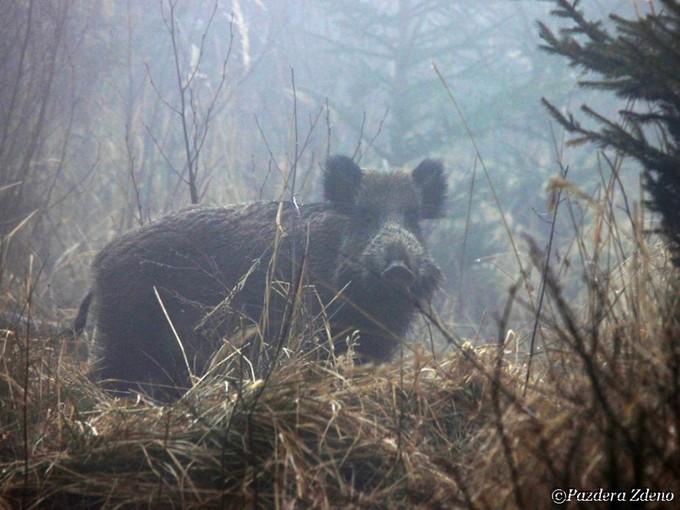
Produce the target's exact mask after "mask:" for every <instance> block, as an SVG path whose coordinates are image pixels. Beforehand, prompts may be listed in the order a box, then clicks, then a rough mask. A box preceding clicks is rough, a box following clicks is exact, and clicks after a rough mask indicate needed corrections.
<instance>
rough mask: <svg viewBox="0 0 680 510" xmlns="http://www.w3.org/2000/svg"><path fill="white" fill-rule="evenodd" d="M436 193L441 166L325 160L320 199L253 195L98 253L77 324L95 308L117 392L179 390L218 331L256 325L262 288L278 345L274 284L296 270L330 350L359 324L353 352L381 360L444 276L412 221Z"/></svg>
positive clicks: (439, 196)
mask: <svg viewBox="0 0 680 510" xmlns="http://www.w3.org/2000/svg"><path fill="white" fill-rule="evenodd" d="M445 194H446V179H445V177H444V174H443V167H442V164H441V163H440V162H438V161H434V160H429V159H426V160H424V161H423V162H422V163H420V164H419V165H418V166H417V167H416V168H415V169H414V170H413V171H412V172H411V173H410V174H409V173H405V172H395V173H380V172H374V171H362V170H361V169H360V168H359V167H358V166H357V165H356V164H355V163H354V162H353V161H352V160H351V159H349V158H347V157H344V156H334V157H332V158H330V159H329V160H328V162H327V165H326V171H325V174H324V198H325V202H324V203H316V204H308V205H302V206H299V207H298V206H297V205H295V204H292V203H286V202H284V203H280V202H269V203H263V202H257V203H250V204H241V205H232V206H227V207H216V208H189V209H185V210H181V211H178V212H175V213H173V214H169V215H167V216H165V217H163V218H161V219H159V220H158V221H155V222H153V223H150V224H148V225H146V226H143V227H141V228H139V229H137V230H135V231H132V232H129V233H127V234H125V235H123V236H121V237H119V238H118V239H116V240H114V241H112V242H111V243H110V244H109V245H108V246H106V247H105V248H104V249H103V250H102V251H101V252H100V253H99V254H98V255H97V257H96V259H95V261H94V264H93V284H92V287H91V289H90V292H89V293H88V295H87V296H86V297H85V299H84V300H83V302H82V304H81V307H80V310H79V314H78V317H77V319H76V323H75V330H76V331H77V332H80V331H81V330H82V329H83V328H84V327H85V323H86V319H87V314H88V308H89V307H90V304H92V310H93V315H94V316H95V319H96V320H95V321H94V322H95V323H96V327H97V328H96V331H97V338H98V343H99V345H100V349H99V357H100V358H101V359H100V361H99V376H100V377H101V378H102V379H104V380H108V381H109V382H108V384H109V387H110V388H112V389H115V390H118V391H126V390H129V389H132V388H137V389H140V388H141V389H143V390H144V391H147V392H150V393H152V394H153V393H156V394H162V392H159V391H154V388H160V387H164V386H165V387H173V388H174V387H181V386H184V385H186V383H187V377H188V373H187V368H186V361H185V356H186V360H187V361H188V362H189V363H190V365H191V368H192V370H195V371H196V373H199V374H200V373H202V372H203V371H204V370H205V369H206V364H207V362H208V360H209V359H210V357H211V355H212V354H213V353H214V351H215V350H216V349H217V348H218V347H219V345H220V342H221V339H222V338H227V339H229V338H230V336H231V337H233V336H236V335H238V331H239V330H243V328H245V327H247V326H249V325H253V324H258V322H259V321H260V316H261V314H262V311H263V309H264V307H263V303H264V300H265V289H266V287H267V283H266V282H270V287H269V288H270V289H272V290H271V292H270V293H269V296H270V298H269V299H268V304H267V307H266V309H267V310H268V313H269V324H270V325H271V326H272V329H271V330H269V331H267V332H266V334H264V335H263V336H264V337H265V338H266V339H267V340H268V341H270V342H271V343H274V342H276V341H277V338H276V335H277V334H278V333H277V332H278V329H275V327H276V325H277V324H279V325H280V323H282V322H283V316H284V309H285V308H286V303H287V301H286V299H284V297H281V295H282V294H283V295H285V292H281V291H280V288H281V286H280V282H291V281H294V280H295V279H296V278H298V277H301V278H302V282H303V283H304V286H305V287H306V288H310V287H311V288H313V289H314V295H315V299H311V300H309V302H308V305H309V306H310V307H311V309H312V315H315V314H319V312H320V311H321V310H323V311H324V314H325V316H326V317H327V318H328V321H329V323H330V325H331V334H332V338H333V339H334V343H335V351H336V352H342V350H343V349H346V346H347V342H346V337H347V335H349V334H351V333H352V332H353V331H355V330H359V335H360V336H359V341H358V344H357V346H356V348H355V354H356V356H357V359H358V360H359V361H367V360H371V361H385V360H388V359H389V358H390V357H391V356H392V354H393V353H394V351H395V350H396V348H397V347H398V345H399V337H401V335H403V334H404V333H405V332H406V330H407V328H408V326H409V324H410V323H411V321H412V319H413V317H414V314H415V313H416V310H417V307H416V303H417V302H419V301H422V300H428V299H429V298H430V297H431V296H432V294H433V292H434V290H435V289H436V287H437V285H438V283H439V280H440V278H441V277H440V271H439V269H438V268H437V267H436V265H435V264H434V263H433V262H432V260H431V259H430V257H429V256H428V254H427V252H426V249H425V247H424V245H423V240H422V236H421V232H420V227H419V222H420V220H422V219H429V218H437V217H440V216H442V214H443V207H444V201H445ZM279 213H280V215H279ZM277 216H278V217H279V225H280V226H281V227H282V229H283V230H282V232H283V234H282V235H281V237H280V240H281V243H280V244H279V246H280V248H279V251H278V258H277V259H276V261H277V262H276V266H275V267H276V270H275V274H271V272H270V273H269V276H268V271H271V266H270V260H271V259H272V254H273V250H274V239H275V238H276V229H277ZM245 275H247V276H245ZM296 275H298V276H296ZM271 282H278V284H279V288H277V289H274V288H273V287H274V283H271ZM156 292H157V293H158V296H156ZM338 294H339V297H338ZM160 303H162V304H163V307H161V305H160ZM225 303H227V305H226V309H227V310H228V313H227V314H224V313H212V314H211V316H212V315H214V316H215V317H218V318H219V320H214V321H211V322H210V324H211V327H212V331H213V333H216V334H212V335H211V334H208V333H206V331H207V328H206V327H205V325H206V320H205V317H206V314H208V313H209V312H211V311H212V312H215V311H216V310H217V311H219V310H220V309H221V308H224V307H225ZM314 303H316V305H314ZM331 303H332V304H331ZM321 304H323V305H324V306H323V307H322V305H321ZM328 304H330V305H329V306H328V307H326V306H325V305H328ZM218 305H219V306H218ZM163 308H164V309H165V311H164V310H163ZM166 313H167V316H168V317H169V319H170V323H172V325H173V326H174V329H175V331H176V333H177V337H179V339H180V340H181V345H182V346H183V348H184V351H185V353H184V354H182V351H181V349H180V347H179V346H180V342H178V340H177V338H176V337H175V334H174V333H173V332H172V329H171V327H170V324H169V321H168V320H167V318H166V316H165V314H166ZM263 324H264V323H263ZM267 335H271V337H270V338H267ZM320 337H323V335H320ZM322 341H323V340H320V342H322ZM252 352H255V351H252ZM252 361H253V363H254V365H256V366H257V363H258V361H257V360H252Z"/></svg>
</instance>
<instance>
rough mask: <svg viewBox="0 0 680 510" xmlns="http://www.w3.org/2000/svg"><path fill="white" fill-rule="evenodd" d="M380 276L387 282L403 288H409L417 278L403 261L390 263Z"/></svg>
mask: <svg viewBox="0 0 680 510" xmlns="http://www.w3.org/2000/svg"><path fill="white" fill-rule="evenodd" d="M380 276H381V277H382V279H383V280H385V281H386V282H389V283H390V284H393V285H397V286H399V287H402V288H409V287H410V286H411V284H412V283H413V282H414V280H415V278H416V275H415V274H413V271H411V268H410V267H408V265H407V264H406V262H404V261H402V260H394V261H392V262H390V263H389V264H388V266H387V267H386V268H385V269H384V270H383V272H382V274H381V275H380Z"/></svg>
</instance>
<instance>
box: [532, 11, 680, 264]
mask: <svg viewBox="0 0 680 510" xmlns="http://www.w3.org/2000/svg"><path fill="white" fill-rule="evenodd" d="M660 3H661V4H662V6H663V9H662V10H661V11H659V12H655V11H652V12H651V13H649V14H647V15H646V16H644V17H638V19H635V20H627V19H623V18H621V17H619V16H616V15H611V16H610V19H611V22H612V24H613V34H612V31H610V30H607V29H606V28H604V27H603V24H602V23H601V22H590V21H588V20H586V19H585V17H584V16H583V13H582V12H581V11H579V10H578V9H577V6H578V2H573V3H570V2H568V1H567V0H558V1H557V4H558V6H557V8H556V9H555V11H553V14H554V15H556V16H559V17H562V18H566V19H568V20H570V22H571V24H572V25H571V26H570V27H569V28H566V29H562V30H561V31H560V35H559V37H558V36H556V35H555V34H554V33H553V32H552V31H551V30H550V29H548V27H547V26H546V25H544V24H543V23H539V27H540V35H541V37H542V38H543V40H544V41H545V43H546V44H545V45H544V46H542V47H543V48H544V49H545V50H546V51H548V52H551V53H555V54H557V55H561V56H563V57H566V58H567V59H568V60H569V62H570V65H571V66H573V67H578V68H581V69H583V70H585V71H590V72H594V73H597V74H598V75H599V79H590V80H582V81H580V84H581V85H582V86H583V87H590V88H596V89H601V90H605V91H610V92H613V93H614V94H616V95H617V96H619V97H621V98H623V99H626V100H627V101H628V107H627V108H626V109H624V110H622V111H620V112H619V114H620V118H619V119H618V120H612V119H609V118H607V117H606V116H605V115H602V114H600V113H598V112H597V111H595V110H593V109H592V108H590V107H588V106H586V105H583V106H582V107H581V108H582V111H583V112H584V113H585V114H586V115H587V116H588V117H589V118H591V119H594V121H595V123H596V126H597V127H596V128H595V129H591V128H589V127H586V126H584V125H583V124H581V123H580V122H579V121H578V120H576V119H575V118H574V117H573V116H572V115H564V114H562V113H561V112H560V111H559V110H558V108H557V107H555V106H554V105H553V104H551V103H550V102H548V101H547V100H545V99H544V100H543V102H544V104H545V105H546V106H547V108H548V110H549V111H550V113H551V115H552V116H553V117H554V118H555V119H556V120H557V121H558V122H559V123H560V124H561V125H562V126H563V127H564V128H565V129H567V130H568V131H569V132H571V133H575V134H577V135H579V136H580V137H582V138H581V140H586V141H590V142H593V143H595V144H597V145H599V146H600V147H603V148H606V147H611V148H614V149H616V150H618V151H621V152H622V153H623V154H625V155H628V156H632V157H633V158H635V159H636V160H637V161H639V162H640V163H641V164H642V166H643V167H644V180H645V186H646V189H647V191H648V192H649V194H650V200H649V201H648V206H649V207H650V209H651V210H652V211H654V212H657V213H659V214H660V215H661V226H660V231H661V232H662V233H663V234H665V235H666V237H667V239H668V242H669V245H670V248H671V251H672V252H673V257H674V261H675V264H676V265H680V73H678V69H680V6H679V5H678V4H677V3H676V2H674V1H672V0H661V2H660Z"/></svg>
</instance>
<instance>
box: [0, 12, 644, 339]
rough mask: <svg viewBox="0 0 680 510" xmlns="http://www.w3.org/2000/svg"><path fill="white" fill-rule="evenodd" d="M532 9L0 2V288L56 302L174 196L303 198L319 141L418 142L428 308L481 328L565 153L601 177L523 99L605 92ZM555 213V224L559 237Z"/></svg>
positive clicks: (72, 298) (534, 230) (336, 147)
mask: <svg viewBox="0 0 680 510" xmlns="http://www.w3.org/2000/svg"><path fill="white" fill-rule="evenodd" d="M583 4H587V5H583V6H582V8H584V9H586V12H587V13H588V14H589V15H591V16H593V17H595V18H597V19H603V20H605V22H606V18H607V16H608V15H609V14H610V13H618V14H619V15H622V16H626V17H632V16H635V14H636V11H635V8H636V5H635V3H634V2H633V1H632V0H610V1H604V0H602V1H590V0H589V1H588V2H583ZM645 5H646V4H645ZM552 7H553V4H552V2H545V1H528V0H527V1H501V0H479V1H475V2H471V1H462V0H398V1H390V2H388V1H386V0H378V1H370V2H367V1H361V2H358V1H349V0H336V1H330V0H316V1H311V0H297V1H293V0H233V1H215V0H193V1H191V2H189V1H186V0H185V1H180V0H177V1H174V2H169V1H167V0H161V1H152V0H142V1H132V0H128V1H123V0H101V1H97V2H90V1H85V0H47V1H41V2H35V1H19V0H9V1H4V2H2V6H0V25H2V31H1V33H2V36H1V39H2V40H1V44H0V80H1V82H2V83H1V87H0V115H1V116H2V123H1V129H2V133H0V234H1V235H2V246H1V248H2V252H1V257H2V258H1V259H0V263H1V264H2V267H1V268H0V275H1V277H2V280H0V292H1V293H2V294H1V296H0V299H2V304H3V307H4V308H6V309H7V308H9V309H11V310H18V309H21V308H22V307H23V306H24V304H25V303H26V302H27V301H30V303H31V305H32V306H33V307H35V310H36V313H38V314H42V315H44V316H46V317H50V318H55V319H59V320H64V321H65V320H69V318H71V317H72V316H73V315H74V309H75V307H76V306H77V303H78V300H79V299H80V297H81V296H82V295H83V294H84V293H85V292H86V290H87V286H88V281H89V273H88V267H89V265H90V263H91V261H92V258H93V256H94V255H95V254H96V252H97V250H98V249H100V248H101V247H102V246H104V245H105V243H106V242H107V241H108V240H110V239H112V238H113V237H114V236H116V235H117V234H119V233H121V232H124V231H127V230H129V229H131V228H134V227H135V226H137V225H140V224H142V223H146V222H148V221H150V220H152V219H154V218H157V217H159V216H160V215H162V214H164V213H167V212H169V211H172V210H176V209H179V208H181V207H185V206H187V205H190V204H191V203H192V202H195V203H201V204H224V203H233V202H241V201H250V200H258V199H266V200H275V199H279V198H280V197H285V198H286V199H288V198H290V197H291V196H292V195H294V196H295V198H296V200H299V201H301V202H309V201H314V200H320V199H321V196H320V175H321V168H322V165H323V162H324V161H325V159H326V158H327V157H328V155H329V154H336V153H340V154H347V155H350V156H353V157H355V159H356V160H357V161H359V162H360V164H361V165H362V166H367V167H375V168H381V169H382V168H384V169H388V168H399V167H405V168H411V167H413V166H415V165H416V164H417V163H418V162H419V161H420V160H422V159H423V158H425V157H433V158H439V159H442V160H444V161H445V164H446V168H447V173H448V177H449V182H450V194H449V209H448V214H447V218H446V219H444V220H442V221H439V222H438V223H437V224H433V225H428V228H427V235H428V240H429V244H430V246H431V251H432V254H433V257H434V258H435V259H436V260H437V262H438V263H439V265H440V266H441V267H442V269H443V271H444V273H445V275H446V280H445V284H444V288H443V289H442V293H441V295H440V297H439V298H438V302H437V309H438V310H439V311H440V313H441V314H442V315H443V317H445V319H446V321H447V323H448V324H450V325H451V326H452V327H454V328H456V330H457V331H460V332H461V334H463V335H468V336H471V335H475V334H476V331H477V330H482V331H484V333H483V336H484V335H490V334H492V333H490V332H492V331H494V328H495V327H496V326H495V319H494V317H496V316H497V314H498V313H500V310H501V309H502V307H503V304H504V303H505V301H506V299H507V292H508V289H509V288H510V287H511V286H512V285H514V284H516V283H517V282H518V281H519V275H520V271H519V266H520V265H526V267H529V266H530V262H528V258H527V257H526V255H524V253H525V252H526V241H525V236H526V235H530V236H531V237H532V238H533V239H535V240H536V241H537V243H538V244H539V245H540V246H543V245H545V243H546V240H547V238H548V236H549V234H550V232H551V228H552V225H551V216H550V214H549V211H548V210H547V208H546V202H547V199H548V196H547V193H546V191H545V189H544V183H545V181H546V180H547V179H548V178H549V177H550V176H553V175H558V174H560V173H562V172H564V170H565V169H568V172H569V173H568V177H569V179H570V180H572V181H573V182H574V183H575V184H576V185H577V186H579V187H581V188H582V189H583V190H585V192H586V193H589V194H590V193H595V192H596V190H597V189H598V187H599V186H601V185H602V182H603V175H602V167H601V161H600V160H599V158H598V155H597V152H596V150H595V149H594V148H592V147H583V146H578V145H574V146H570V145H568V144H567V141H568V140H569V137H568V136H567V135H565V133H563V132H562V131H561V129H560V128H559V126H557V125H556V124H555V123H554V122H552V121H551V120H550V117H549V115H548V113H547V111H546V109H545V108H544V107H543V106H542V104H541V98H542V97H545V98H547V99H549V100H550V101H551V102H552V103H553V104H555V105H556V106H557V107H558V108H560V109H562V110H563V111H578V108H579V107H580V106H581V104H583V103H588V104H589V105H591V106H593V107H595V108H596V109H598V111H602V112H603V113H606V114H615V112H616V111H617V110H618V109H619V108H621V106H622V105H621V104H618V103H617V101H616V99H615V98H612V97H610V96H607V95H606V94H604V93H602V92H596V91H592V90H587V89H583V88H580V87H578V85H577V82H578V79H579V77H580V76H579V72H580V71H579V70H578V69H573V68H570V67H568V65H567V63H566V62H565V61H564V60H563V59H561V58H559V57H556V56H553V55H550V54H548V53H546V52H545V51H542V50H541V49H540V48H539V46H540V44H541V40H540V38H539V35H538V28H537V26H536V20H541V21H543V22H544V23H546V24H548V25H549V26H551V27H555V28H556V27H559V26H560V20H559V19H557V18H554V17H552V16H551V15H550V11H551V9H552ZM638 7H639V6H638ZM640 8H643V7H640ZM292 175H294V176H295V177H294V179H293V178H289V177H290V176H292ZM625 179H629V180H630V182H631V183H635V182H636V180H637V171H636V170H635V169H634V168H631V171H630V172H628V173H627V174H626V177H625ZM633 188H634V186H633ZM634 194H635V190H634V189H631V196H634ZM571 223H573V218H571V219H568V218H565V219H564V221H563V222H561V223H560V224H558V225H556V228H555V233H556V237H557V241H556V245H555V246H556V247H557V248H556V251H558V252H559V253H561V256H562V257H564V256H565V254H568V252H569V250H570V249H571V248H570V246H571V244H570V243H571V240H572V238H573V231H570V230H569V229H568V228H567V226H568V225H569V224H571ZM574 287H578V282H577V283H575V284H574ZM576 291H577V289H574V292H576Z"/></svg>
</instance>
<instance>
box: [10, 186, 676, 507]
mask: <svg viewBox="0 0 680 510" xmlns="http://www.w3.org/2000/svg"><path fill="white" fill-rule="evenodd" d="M607 189H608V190H609V191H607V192H606V193H604V197H603V198H602V199H601V200H596V199H593V198H589V199H588V200H589V201H590V202H592V203H590V204H589V207H591V213H592V216H591V217H590V218H588V219H587V221H586V220H584V221H579V222H574V223H575V224H578V225H579V227H578V228H577V233H576V236H575V240H574V241H575V242H574V243H572V246H573V253H571V257H572V259H576V258H580V259H582V260H583V261H589V262H592V263H591V264H589V265H587V264H583V265H582V266H581V267H586V268H587V269H583V270H581V273H580V274H579V275H578V277H579V278H580V279H581V282H582V287H583V292H582V293H581V295H580V296H579V297H578V298H573V297H572V298H569V299H568V298H567V297H566V291H565V290H564V288H563V286H562V283H561V282H560V280H559V279H558V277H557V276H555V273H556V272H557V270H560V271H562V272H564V266H563V267H562V268H553V267H548V268H546V267H545V264H544V259H545V257H544V255H543V254H542V253H541V252H540V250H539V249H538V248H537V247H535V246H531V247H530V248H531V249H530V252H531V253H530V255H531V257H532V260H533V265H534V266H535V267H537V268H538V269H539V271H537V273H538V274H539V275H540V276H541V285H542V286H543V288H544V289H545V302H544V305H543V308H542V313H541V315H540V318H539V327H538V328H537V332H538V335H537V342H536V345H537V346H538V347H540V349H538V350H537V351H536V352H535V353H534V355H533V358H532V359H531V361H532V369H531V374H530V376H529V377H528V378H527V377H526V374H527V362H528V360H529V357H528V354H524V355H522V354H521V351H518V350H517V349H516V348H514V346H510V345H500V346H499V345H486V346H478V347H474V348H473V347H471V346H470V345H469V344H464V345H459V346H458V348H457V349H455V350H454V352H453V353H452V354H450V355H448V356H447V357H441V358H438V359H435V358H433V357H432V356H431V355H429V354H424V350H418V349H416V351H415V352H414V353H412V354H409V356H408V357H406V358H405V359H404V360H403V363H402V362H395V363H393V364H385V365H381V366H378V367H371V366H361V367H358V366H354V365H353V364H352V362H351V361H348V360H347V359H345V358H343V359H338V360H336V361H335V362H334V363H329V362H320V361H318V359H317V358H316V357H314V356H312V355H311V354H310V355H304V354H298V355H293V356H292V358H291V359H290V360H286V362H285V363H280V364H278V365H277V366H276V367H275V368H274V370H273V372H272V373H271V376H270V377H269V378H267V379H266V380H255V381H246V382H245V383H244V384H241V385H238V387H235V386H234V385H233V384H229V383H228V379H226V378H223V377H219V376H217V375H216V376H214V377H207V378H205V379H204V380H202V381H200V382H198V383H197V384H196V386H194V387H193V388H192V389H191V390H190V391H189V392H188V393H187V394H186V395H185V396H184V397H182V398H181V399H180V400H179V401H177V402H175V403H173V404H172V405H166V406H159V405H157V404H155V403H154V402H151V401H149V400H148V399H145V398H144V397H142V396H140V397H139V398H137V399H134V398H128V399H114V398H112V397H111V396H110V395H107V394H105V393H104V392H102V391H101V390H100V389H99V388H98V387H97V386H96V385H94V384H93V383H92V382H90V381H89V379H88V378H87V369H88V366H87V363H85V362H83V360H82V356H80V355H79V354H78V351H79V350H80V345H79V344H78V343H77V341H74V340H72V339H66V340H64V339H60V338H59V336H58V335H54V334H52V335H47V334H45V335H42V334H38V335H33V334H26V333H23V332H19V333H17V332H14V331H12V330H11V329H8V330H3V331H2V333H1V334H2V336H1V337H0V355H1V361H0V508H4V507H7V508H15V507H17V508H130V507H132V508H135V507H152V508H166V507H167V508H243V507H267V508H270V507H271V508H455V507H468V508H490V509H496V508H548V507H551V500H550V497H551V492H552V491H553V489H555V488H561V489H564V490H565V491H568V490H569V489H574V490H578V491H599V490H601V492H599V493H598V492H595V493H591V494H593V495H595V496H597V494H600V497H601V496H602V494H609V493H610V492H612V493H613V494H614V496H612V497H616V498H619V497H625V498H626V500H627V501H626V504H631V502H630V498H631V497H632V496H633V494H634V492H633V491H634V489H643V490H644V489H649V490H650V491H651V493H652V494H655V495H656V494H663V497H665V498H667V497H668V495H669V494H672V495H673V497H674V498H680V448H679V445H678V431H679V430H680V341H679V340H680V312H679V308H678V306H679V305H680V293H679V292H678V280H677V270H676V269H674V268H672V267H671V266H670V264H669V262H668V260H667V259H666V256H665V251H664V249H663V247H662V246H661V245H649V244H648V242H647V241H646V240H645V239H644V238H642V237H641V236H640V235H638V234H635V233H636V232H638V233H639V232H640V230H641V229H639V228H633V229H632V232H633V234H631V235H628V234H624V232H625V229H623V228H622V226H621V222H620V220H619V221H617V219H616V216H615V214H614V206H613V205H612V204H614V200H613V199H612V194H613V191H611V190H612V189H613V187H608V188H607ZM576 200H582V198H578V197H577V198H576ZM636 221H637V220H636ZM639 224H642V221H641V220H640V221H639ZM565 260H566V257H565ZM567 277H568V272H567V274H566V276H565V275H562V277H561V278H562V279H563V280H564V279H565V278H567ZM536 288H537V287H534V289H536ZM518 299H519V297H518ZM510 326H512V324H509V325H508V327H510ZM19 329H20V330H21V328H19ZM519 333H520V336H521V333H522V332H519ZM525 337H526V335H525ZM508 338H513V336H512V335H509V336H508ZM515 338H516V337H515ZM452 341H454V343H455V339H452ZM586 496H587V492H583V493H582V494H581V495H580V496H577V495H576V494H572V496H571V497H572V504H575V505H576V506H578V505H583V506H588V507H590V506H591V503H586V502H579V501H578V500H577V498H579V497H586ZM670 505H672V503H668V502H647V506H648V507H651V508H654V507H659V508H664V507H666V508H669V507H670Z"/></svg>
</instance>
